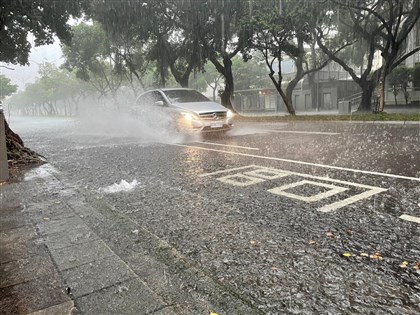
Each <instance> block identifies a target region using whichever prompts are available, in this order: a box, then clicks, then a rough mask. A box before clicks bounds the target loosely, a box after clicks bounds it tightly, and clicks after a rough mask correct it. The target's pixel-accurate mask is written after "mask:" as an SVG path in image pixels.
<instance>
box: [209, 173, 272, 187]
mask: <svg viewBox="0 0 420 315" xmlns="http://www.w3.org/2000/svg"><path fill="white" fill-rule="evenodd" d="M235 178H237V180H235ZM217 180H218V181H221V182H222V183H226V184H230V185H233V186H239V187H246V186H250V185H255V184H258V183H262V182H264V181H265V180H264V179H262V178H256V177H251V176H246V175H243V174H234V175H228V176H224V177H220V178H217ZM241 180H242V181H241Z"/></svg>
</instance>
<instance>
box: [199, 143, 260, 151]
mask: <svg viewBox="0 0 420 315" xmlns="http://www.w3.org/2000/svg"><path fill="white" fill-rule="evenodd" d="M196 143H201V144H209V145H216V146H221V147H229V148H238V149H245V150H255V151H259V150H260V149H258V148H251V147H242V146H239V145H230V144H222V143H214V142H204V141H196Z"/></svg>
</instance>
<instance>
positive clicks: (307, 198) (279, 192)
mask: <svg viewBox="0 0 420 315" xmlns="http://www.w3.org/2000/svg"><path fill="white" fill-rule="evenodd" d="M306 184H310V185H314V186H319V187H325V188H329V189H330V190H328V191H326V192H323V193H319V194H316V195H312V196H301V195H297V194H293V193H288V192H286V191H285V190H287V189H290V188H294V187H299V186H303V185H306ZM346 190H349V189H348V188H344V187H338V186H335V185H329V184H324V183H318V182H313V181H310V180H302V181H299V182H296V183H292V184H287V185H283V186H281V187H276V188H273V189H269V190H268V191H269V192H271V193H273V194H275V195H281V196H286V197H289V198H294V199H298V200H302V201H305V202H315V201H320V200H322V199H325V198H328V197H331V196H334V195H336V194H339V193H341V192H343V191H346Z"/></svg>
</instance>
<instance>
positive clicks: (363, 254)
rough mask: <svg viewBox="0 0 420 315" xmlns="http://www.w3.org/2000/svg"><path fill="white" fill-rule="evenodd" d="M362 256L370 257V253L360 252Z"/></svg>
mask: <svg viewBox="0 0 420 315" xmlns="http://www.w3.org/2000/svg"><path fill="white" fill-rule="evenodd" d="M360 256H362V257H369V254H366V253H360Z"/></svg>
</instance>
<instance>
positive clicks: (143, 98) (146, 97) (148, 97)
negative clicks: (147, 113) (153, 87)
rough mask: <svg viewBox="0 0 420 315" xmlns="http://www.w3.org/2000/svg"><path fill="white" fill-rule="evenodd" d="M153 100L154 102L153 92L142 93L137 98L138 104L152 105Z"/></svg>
mask: <svg viewBox="0 0 420 315" xmlns="http://www.w3.org/2000/svg"><path fill="white" fill-rule="evenodd" d="M152 102H153V95H152V92H147V93H144V94H143V95H140V97H139V98H138V99H137V104H138V105H151V104H152Z"/></svg>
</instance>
